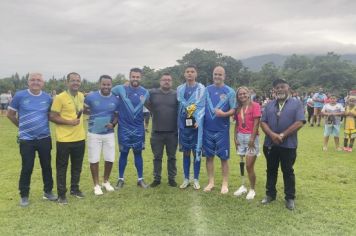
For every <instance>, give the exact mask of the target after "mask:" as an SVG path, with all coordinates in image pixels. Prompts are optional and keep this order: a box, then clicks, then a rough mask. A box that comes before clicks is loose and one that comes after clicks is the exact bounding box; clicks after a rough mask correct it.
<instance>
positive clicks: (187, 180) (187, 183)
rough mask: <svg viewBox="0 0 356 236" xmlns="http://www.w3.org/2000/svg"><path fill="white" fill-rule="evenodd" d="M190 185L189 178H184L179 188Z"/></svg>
mask: <svg viewBox="0 0 356 236" xmlns="http://www.w3.org/2000/svg"><path fill="white" fill-rule="evenodd" d="M189 185H190V183H189V179H184V181H183V183H182V184H181V185H180V186H179V188H182V189H183V188H187V187H188V186H189Z"/></svg>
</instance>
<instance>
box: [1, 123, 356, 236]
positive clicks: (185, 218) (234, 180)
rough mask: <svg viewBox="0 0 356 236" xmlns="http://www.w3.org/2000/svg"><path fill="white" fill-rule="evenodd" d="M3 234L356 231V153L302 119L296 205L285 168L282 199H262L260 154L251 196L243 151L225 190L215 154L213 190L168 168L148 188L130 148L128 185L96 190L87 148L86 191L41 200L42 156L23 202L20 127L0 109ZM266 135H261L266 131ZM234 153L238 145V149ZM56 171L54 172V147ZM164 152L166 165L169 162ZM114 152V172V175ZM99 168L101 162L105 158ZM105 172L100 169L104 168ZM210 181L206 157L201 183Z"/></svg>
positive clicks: (148, 169) (147, 169) (147, 166)
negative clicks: (246, 191) (339, 148)
mask: <svg viewBox="0 0 356 236" xmlns="http://www.w3.org/2000/svg"><path fill="white" fill-rule="evenodd" d="M0 132H1V137H0V139H1V141H0V153H1V165H0V173H1V194H0V219H1V220H0V234H1V235H62V234H70V235H74V234H75V235H77V234H78V235H79V234H80V235H153V234H157V235H276V234H277V235H301V234H302V235H316V234H317V235H351V234H355V233H356V226H355V223H354V221H355V219H356V200H355V189H356V183H355V180H356V155H355V152H353V153H344V152H336V151H334V148H333V145H334V144H333V140H330V143H329V151H328V152H323V151H321V148H322V139H323V137H322V135H323V129H322V128H321V127H314V128H311V127H308V126H305V127H304V128H303V129H302V130H301V131H300V134H299V149H298V157H297V161H296V164H295V173H296V181H297V186H296V189H297V199H296V210H295V211H294V212H291V211H288V210H287V209H286V208H285V207H284V200H283V198H284V196H283V182H282V174H281V172H280V174H279V179H278V183H277V189H278V195H277V201H275V202H274V203H272V204H270V205H268V206H262V205H261V204H260V200H261V198H262V197H263V196H264V185H265V168H266V164H265V159H264V157H263V155H261V156H260V157H259V158H258V160H257V162H256V168H255V169H256V174H257V187H256V192H257V196H256V198H255V200H253V201H251V202H248V201H246V200H245V199H244V198H236V197H234V196H233V195H232V193H233V192H234V191H235V190H236V189H237V188H238V187H239V185H240V179H239V166H238V165H239V164H238V162H239V159H238V158H237V156H236V155H235V154H233V155H232V156H231V160H230V186H229V189H230V193H229V194H228V195H226V196H222V195H221V194H220V188H219V183H221V174H220V163H219V161H218V160H216V163H215V164H216V168H215V173H216V185H217V186H218V188H215V189H214V191H213V192H211V193H204V192H203V191H194V190H193V189H192V188H189V189H187V190H180V189H178V188H171V187H168V185H167V172H166V170H164V171H163V175H162V176H163V180H162V184H161V186H159V187H157V188H155V189H147V190H143V189H140V188H138V187H136V170H135V168H134V163H133V158H132V154H130V158H129V162H128V165H127V170H126V176H125V177H126V185H125V187H124V189H122V190H121V191H119V192H112V193H105V194H104V195H103V196H100V197H95V196H94V194H93V192H92V180H91V175H90V171H89V165H88V161H87V156H85V160H84V165H83V172H82V175H81V189H82V191H84V192H85V193H86V198H85V199H82V200H80V199H75V198H73V197H68V200H69V205H67V206H59V205H58V204H56V203H53V202H47V201H44V200H42V179H41V172H40V167H39V162H38V159H36V164H35V169H34V172H33V175H32V183H31V193H30V203H31V204H30V206H29V207H27V208H21V207H19V195H18V190H17V186H18V177H19V171H20V166H21V162H20V156H19V150H18V146H17V144H16V142H15V139H16V132H17V130H16V128H15V127H14V126H13V125H11V124H10V122H9V121H8V120H7V119H5V118H4V117H0ZM261 140H262V139H261ZM147 141H148V142H147V144H146V146H147V149H146V150H145V151H144V153H143V156H144V175H145V179H146V182H148V183H149V182H151V181H152V169H153V167H152V153H151V149H150V145H149V139H147ZM233 153H234V152H233ZM52 156H53V158H52V159H53V160H52V163H53V165H52V166H53V170H54V173H53V176H54V177H55V161H54V160H55V158H54V157H55V150H53V151H52ZM181 156H182V155H181V154H180V153H177V166H178V176H177V181H178V182H181V180H182V158H181ZM165 161H166V158H165V159H164V168H165V167H166V163H165ZM116 166H117V160H116V162H115V165H114V169H113V173H112V175H111V182H112V183H113V184H115V183H116V177H117V168H116ZM101 170H102V165H101ZM101 174H102V173H101ZM206 184H207V175H206V170H205V161H203V162H202V168H201V185H202V187H204V186H205V185H206Z"/></svg>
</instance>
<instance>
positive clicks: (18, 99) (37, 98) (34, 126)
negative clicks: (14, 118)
mask: <svg viewBox="0 0 356 236" xmlns="http://www.w3.org/2000/svg"><path fill="white" fill-rule="evenodd" d="M51 104H52V98H51V97H50V96H49V94H47V93H45V92H42V91H41V92H40V94H38V95H34V94H32V93H31V92H30V90H28V89H26V90H21V91H18V92H17V93H16V94H15V96H14V97H13V99H12V101H11V103H10V106H9V109H11V110H14V111H16V112H17V113H18V117H19V138H20V139H22V140H35V139H43V138H46V137H49V136H50V135H51V134H50V130H49V124H48V112H49V110H50V107H51Z"/></svg>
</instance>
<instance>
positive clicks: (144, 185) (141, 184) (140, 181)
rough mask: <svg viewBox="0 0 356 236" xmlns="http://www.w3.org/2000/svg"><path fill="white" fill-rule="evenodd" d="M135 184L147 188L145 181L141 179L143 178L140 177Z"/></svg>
mask: <svg viewBox="0 0 356 236" xmlns="http://www.w3.org/2000/svg"><path fill="white" fill-rule="evenodd" d="M137 186H139V187H141V188H148V187H149V186H148V185H147V184H146V183H145V181H143V179H140V180H138V181H137Z"/></svg>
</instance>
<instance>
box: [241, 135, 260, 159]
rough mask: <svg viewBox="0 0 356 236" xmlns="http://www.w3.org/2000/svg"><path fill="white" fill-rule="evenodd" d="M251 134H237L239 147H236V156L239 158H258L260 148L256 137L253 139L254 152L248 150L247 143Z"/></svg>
mask: <svg viewBox="0 0 356 236" xmlns="http://www.w3.org/2000/svg"><path fill="white" fill-rule="evenodd" d="M250 137H251V134H242V133H238V134H237V139H238V141H239V143H240V145H239V146H238V147H237V154H238V155H240V156H246V155H249V156H256V157H257V156H259V155H260V146H259V141H258V139H259V137H258V135H257V136H256V138H255V150H249V148H248V143H249V141H250Z"/></svg>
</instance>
